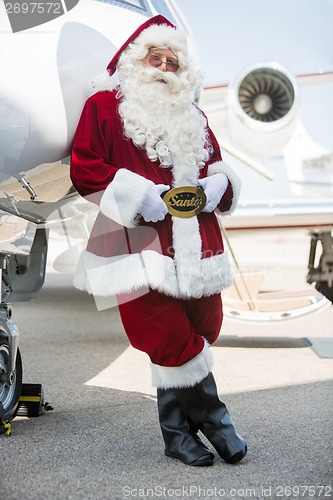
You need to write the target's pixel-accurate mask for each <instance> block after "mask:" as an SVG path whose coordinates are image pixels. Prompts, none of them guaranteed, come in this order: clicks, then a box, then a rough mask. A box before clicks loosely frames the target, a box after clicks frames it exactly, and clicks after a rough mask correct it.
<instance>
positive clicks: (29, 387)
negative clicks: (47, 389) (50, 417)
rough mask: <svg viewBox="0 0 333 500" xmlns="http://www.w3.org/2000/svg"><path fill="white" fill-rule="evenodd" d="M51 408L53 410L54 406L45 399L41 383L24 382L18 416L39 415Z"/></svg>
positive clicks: (16, 414) (17, 411)
mask: <svg viewBox="0 0 333 500" xmlns="http://www.w3.org/2000/svg"><path fill="white" fill-rule="evenodd" d="M50 410H53V407H52V406H51V405H50V404H49V403H48V402H47V401H44V395H43V389H42V385H41V384H22V390H21V394H20V398H19V402H18V406H17V409H16V412H15V416H16V417H39V416H40V415H42V414H43V413H45V412H46V411H50Z"/></svg>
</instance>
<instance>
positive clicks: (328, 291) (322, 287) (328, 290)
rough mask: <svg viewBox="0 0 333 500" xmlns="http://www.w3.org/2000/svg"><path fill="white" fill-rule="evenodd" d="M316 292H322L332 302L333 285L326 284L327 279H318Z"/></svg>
mask: <svg viewBox="0 0 333 500" xmlns="http://www.w3.org/2000/svg"><path fill="white" fill-rule="evenodd" d="M316 289H317V290H318V292H320V293H322V294H323V295H324V296H325V297H327V298H328V300H330V301H331V302H333V286H328V283H327V281H320V282H318V283H317V284H316Z"/></svg>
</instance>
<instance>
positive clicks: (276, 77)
mask: <svg viewBox="0 0 333 500" xmlns="http://www.w3.org/2000/svg"><path fill="white" fill-rule="evenodd" d="M227 99H228V125H229V131H230V135H231V137H232V139H233V141H234V142H235V143H236V144H237V145H238V146H239V147H241V148H243V149H245V150H246V151H247V152H249V153H251V154H254V155H255V156H259V157H267V156H271V155H272V154H274V153H276V152H277V151H278V150H281V148H283V147H284V146H285V144H286V143H287V142H288V141H289V139H290V138H291V135H292V133H293V132H294V129H295V126H296V122H297V117H298V110H299V98H298V88H297V84H296V80H295V78H294V76H293V75H292V74H291V73H290V72H289V71H288V70H287V69H286V68H284V67H282V66H281V65H279V64H277V63H267V64H262V65H257V66H253V67H252V68H250V69H247V70H246V71H245V72H243V73H242V74H241V75H240V76H239V77H238V78H236V80H235V81H234V83H233V84H231V85H230V87H229V91H228V98H227Z"/></svg>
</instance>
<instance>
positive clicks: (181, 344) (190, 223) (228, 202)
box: [71, 16, 247, 466]
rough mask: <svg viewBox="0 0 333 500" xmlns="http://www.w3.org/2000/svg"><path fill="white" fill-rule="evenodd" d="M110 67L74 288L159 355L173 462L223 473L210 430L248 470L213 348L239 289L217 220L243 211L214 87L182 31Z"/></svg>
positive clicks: (83, 138)
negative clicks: (206, 96)
mask: <svg viewBox="0 0 333 500" xmlns="http://www.w3.org/2000/svg"><path fill="white" fill-rule="evenodd" d="M107 69H108V72H109V77H108V83H107V88H106V89H105V90H100V91H98V92H96V93H95V94H93V95H92V96H91V97H90V98H89V99H88V100H87V102H86V104H85V107H84V109H83V112H82V115H81V118H80V121H79V124H78V127H77V131H76V135H75V139H74V143H73V150H72V157H71V178H72V181H73V184H74V186H75V188H76V189H77V191H78V192H79V193H80V194H81V195H82V196H84V197H87V198H88V199H90V200H91V201H93V202H94V203H97V204H99V206H100V213H99V215H98V217H97V219H96V222H95V224H94V227H93V229H92V233H91V235H90V239H89V242H88V245H87V249H86V251H84V252H83V254H82V255H81V259H80V262H79V265H78V269H77V272H76V275H75V278H74V283H75V285H76V286H77V287H78V288H80V289H82V290H87V291H88V292H89V293H92V294H94V295H95V296H104V297H106V296H115V297H117V300H118V307H119V312H120V316H121V320H122V323H123V326H124V330H125V332H126V334H127V336H128V338H129V341H130V342H131V344H132V346H134V347H135V348H137V349H140V350H142V351H144V352H146V353H147V354H148V356H149V357H150V360H151V366H152V379H153V384H154V385H155V386H156V387H157V401H158V410H159V420H160V426H161V430H162V435H163V438H164V442H165V454H166V455H167V456H170V457H174V458H178V459H179V460H181V461H183V462H184V463H186V464H189V465H194V466H203V465H212V464H213V459H214V455H213V454H212V453H211V451H210V450H209V449H208V448H207V447H206V446H205V445H204V444H203V442H202V441H201V440H200V437H199V435H198V431H199V430H200V431H201V432H202V433H203V434H204V435H205V436H206V437H207V438H208V440H209V441H210V443H211V444H212V445H213V447H214V448H215V449H216V451H217V452H218V453H219V455H220V456H221V457H222V458H223V459H224V460H225V461H226V462H228V463H236V462H238V461H239V460H241V459H242V458H243V457H244V456H245V454H246V451H247V446H246V442H245V441H244V439H243V438H242V437H240V436H239V434H237V432H236V430H235V428H234V425H233V423H232V421H231V418H230V415H229V413H228V410H227V409H226V407H225V405H224V404H223V403H222V402H221V401H220V399H219V397H218V394H217V388H216V385H215V381H214V378H213V375H212V366H213V358H212V353H211V350H210V345H211V344H213V343H214V342H215V340H216V339H217V337H218V335H219V332H220V329H221V325H222V318H223V313H222V302H221V290H223V289H224V288H225V287H227V286H229V285H230V284H231V281H232V277H231V271H230V266H229V262H228V258H227V254H226V253H225V251H224V247H223V241H222V236H221V231H220V229H219V224H218V221H217V218H216V214H215V213H214V212H218V213H224V214H229V213H231V212H232V211H233V209H234V208H235V206H236V203H237V200H238V197H239V191H240V181H239V179H238V177H237V176H236V175H235V173H234V172H233V171H232V169H231V168H230V167H229V166H228V165H227V164H226V163H225V162H224V161H223V160H222V157H221V152H220V148H219V145H218V143H217V141H216V138H215V137H214V134H213V133H212V131H211V130H210V128H209V126H208V124H207V119H206V117H205V115H204V114H203V113H202V111H201V110H200V109H199V108H198V107H197V106H196V105H195V104H194V101H195V94H196V92H197V90H198V88H199V87H200V85H201V82H202V77H201V73H200V71H199V70H198V69H197V68H196V67H195V65H194V64H193V62H192V61H191V58H190V54H189V51H188V48H187V40H186V35H185V34H184V33H183V32H182V31H181V30H179V29H177V28H176V27H175V26H174V25H173V24H172V23H171V22H170V21H168V20H167V19H166V18H164V17H163V16H155V17H153V18H151V19H149V20H148V21H146V22H145V23H144V24H143V25H141V26H140V27H139V28H138V29H137V30H136V31H135V33H133V35H132V36H131V37H130V38H129V39H128V40H127V41H126V42H125V43H124V45H123V46H122V47H121V48H120V49H119V50H118V52H117V53H116V54H115V55H114V57H113V59H112V60H111V62H110V64H109V65H108V68H107ZM172 190H174V191H172ZM165 192H167V194H168V192H169V193H171V194H169V196H168V195H167V197H166V198H163V195H164V194H165ZM182 192H183V193H182ZM191 192H194V193H197V194H198V193H199V200H198V197H197V198H195V199H194V200H193V199H192V200H190V199H189V198H188V196H189V193H191ZM200 192H201V193H202V196H200ZM174 193H175V194H174ZM184 193H185V194H184ZM203 193H204V194H203ZM190 196H191V195H190ZM194 196H196V194H194ZM166 199H168V200H169V206H167V203H166V201H165V200H166ZM172 205H173V208H172ZM192 208H193V210H192ZM200 209H202V210H201V212H200ZM184 210H185V211H184ZM199 212H200V213H199Z"/></svg>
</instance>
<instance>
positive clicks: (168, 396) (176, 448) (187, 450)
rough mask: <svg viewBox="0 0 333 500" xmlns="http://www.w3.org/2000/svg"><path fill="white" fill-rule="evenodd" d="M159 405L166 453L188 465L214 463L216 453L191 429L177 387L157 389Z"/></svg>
mask: <svg viewBox="0 0 333 500" xmlns="http://www.w3.org/2000/svg"><path fill="white" fill-rule="evenodd" d="M157 406H158V413H159V420H160V426H161V430H162V435H163V439H164V443H165V450H164V453H165V455H166V456H168V457H173V458H178V459H179V460H181V461H182V462H184V463H185V464H187V465H193V466H207V465H213V463H214V455H213V454H212V453H210V451H209V450H208V448H206V446H205V445H204V443H203V442H202V441H201V440H200V439H199V437H198V436H197V435H196V433H195V432H194V431H191V429H190V424H189V422H188V420H187V415H186V413H185V412H184V411H183V409H182V407H181V405H180V403H179V401H178V398H177V393H176V389H157Z"/></svg>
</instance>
